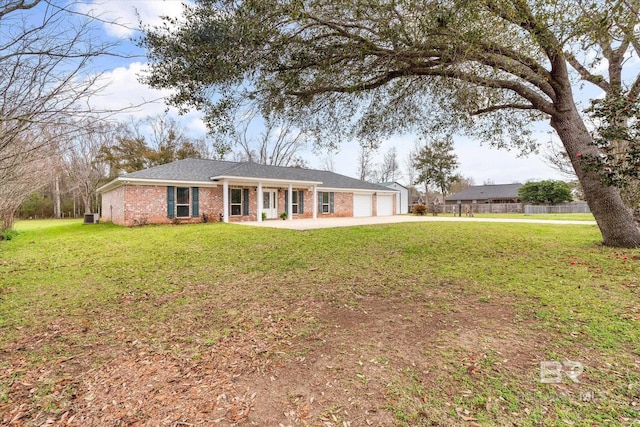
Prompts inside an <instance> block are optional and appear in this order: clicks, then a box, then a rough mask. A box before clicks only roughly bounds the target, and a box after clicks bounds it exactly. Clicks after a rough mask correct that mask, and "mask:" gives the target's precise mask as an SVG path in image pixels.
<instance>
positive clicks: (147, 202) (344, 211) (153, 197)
mask: <svg viewBox="0 0 640 427" xmlns="http://www.w3.org/2000/svg"><path fill="white" fill-rule="evenodd" d="M230 188H242V189H244V188H248V189H249V215H240V216H231V215H230V216H229V221H231V222H239V221H256V220H257V198H258V196H257V191H256V187H230ZM299 190H303V191H304V213H303V214H294V219H296V218H312V217H313V211H314V210H317V209H318V204H317V201H315V200H313V191H310V190H309V189H308V188H295V189H294V191H299ZM222 192H223V187H222V186H218V187H199V200H198V201H199V216H198V217H197V218H179V219H178V221H179V222H182V223H188V222H201V221H202V217H203V215H206V216H207V217H208V220H209V221H211V222H213V221H218V220H219V218H220V214H221V213H222V210H223V209H222V207H223V194H222ZM285 192H286V190H285V189H280V192H279V193H278V215H279V214H280V213H282V212H284V211H285V203H284V199H285ZM375 206H376V202H375V196H374V199H373V209H374V215H375ZM394 206H395V205H394ZM317 215H318V218H323V217H324V218H328V217H329V218H330V217H351V216H353V193H351V192H338V191H335V192H334V212H333V213H327V214H325V213H320V212H318V214H317ZM102 220H103V221H112V222H114V223H116V224H120V225H125V226H134V225H142V224H169V223H171V222H172V221H173V220H172V219H171V218H168V217H167V187H166V186H155V185H123V186H121V187H118V188H116V189H114V190H111V191H108V192H106V193H104V194H103V195H102Z"/></svg>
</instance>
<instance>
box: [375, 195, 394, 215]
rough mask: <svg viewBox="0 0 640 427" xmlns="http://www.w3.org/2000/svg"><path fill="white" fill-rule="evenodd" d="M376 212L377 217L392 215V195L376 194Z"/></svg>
mask: <svg viewBox="0 0 640 427" xmlns="http://www.w3.org/2000/svg"><path fill="white" fill-rule="evenodd" d="M376 211H377V213H378V216H390V215H393V194H388V195H387V194H378V197H377V203H376Z"/></svg>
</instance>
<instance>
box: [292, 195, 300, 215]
mask: <svg viewBox="0 0 640 427" xmlns="http://www.w3.org/2000/svg"><path fill="white" fill-rule="evenodd" d="M299 194H300V193H298V192H297V191H293V192H292V193H291V211H292V212H293V213H294V214H297V213H298V195H299Z"/></svg>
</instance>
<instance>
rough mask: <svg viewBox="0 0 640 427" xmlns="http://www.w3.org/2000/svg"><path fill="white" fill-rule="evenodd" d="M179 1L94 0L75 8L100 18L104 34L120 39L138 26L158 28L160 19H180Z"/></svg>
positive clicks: (180, 8) (184, 2)
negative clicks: (169, 17)
mask: <svg viewBox="0 0 640 427" xmlns="http://www.w3.org/2000/svg"><path fill="white" fill-rule="evenodd" d="M188 3H190V2H186V1H181V0H97V1H91V2H86V3H84V2H81V3H78V4H77V5H76V10H77V11H78V12H79V13H84V14H87V15H89V16H93V17H95V18H98V19H100V20H101V21H103V22H104V24H103V25H104V28H105V32H106V33H107V34H108V35H110V36H112V37H117V38H120V39H124V38H128V37H131V36H133V35H134V34H135V32H136V31H137V29H138V28H139V26H140V21H142V24H143V25H152V26H153V25H158V24H160V23H161V17H162V16H171V17H179V16H181V15H182V10H183V6H182V5H183V4H188Z"/></svg>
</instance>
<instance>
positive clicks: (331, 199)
mask: <svg viewBox="0 0 640 427" xmlns="http://www.w3.org/2000/svg"><path fill="white" fill-rule="evenodd" d="M329 212H331V213H333V191H332V192H331V193H329Z"/></svg>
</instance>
